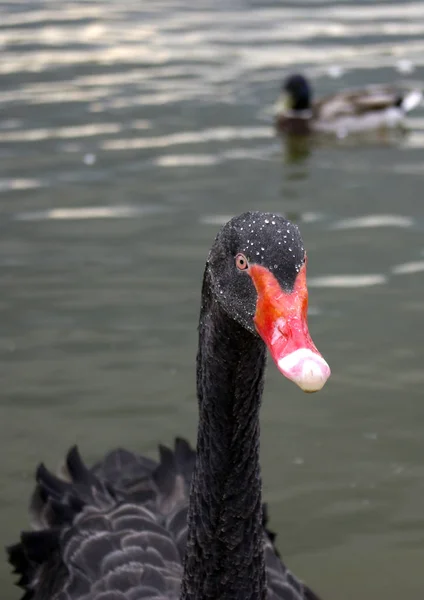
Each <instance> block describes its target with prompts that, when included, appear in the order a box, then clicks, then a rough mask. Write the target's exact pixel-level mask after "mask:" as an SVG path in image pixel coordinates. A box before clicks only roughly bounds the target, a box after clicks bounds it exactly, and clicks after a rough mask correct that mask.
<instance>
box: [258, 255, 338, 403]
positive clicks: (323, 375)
mask: <svg viewBox="0 0 424 600" xmlns="http://www.w3.org/2000/svg"><path fill="white" fill-rule="evenodd" d="M248 273H249V275H250V276H251V278H252V280H253V283H254V284H255V287H256V291H257V294H258V299H257V302H256V312H255V316H254V323H255V326H256V330H257V332H258V333H259V335H260V336H261V338H262V339H263V341H264V342H265V344H266V345H267V346H268V349H269V351H270V353H271V356H272V358H273V359H274V361H275V363H276V365H277V367H278V369H279V370H280V371H281V372H282V373H283V375H285V376H286V377H287V378H288V379H290V380H291V381H294V383H296V384H297V385H298V386H299V387H300V388H301V389H302V390H303V391H305V392H317V391H318V390H320V389H321V388H322V387H323V386H324V384H325V382H326V381H327V379H328V378H329V376H330V373H331V371H330V367H329V366H328V364H327V363H326V361H325V360H324V359H323V357H322V356H321V354H320V353H319V352H318V350H317V349H316V347H315V344H314V343H313V341H312V339H311V336H310V335H309V329H308V318H307V311H308V288H307V286H306V262H305V264H304V265H303V266H302V268H301V269H300V271H299V274H298V276H297V278H296V282H295V285H294V289H293V291H292V292H291V293H287V292H284V291H283V290H282V289H281V287H280V284H279V283H278V281H277V279H276V278H275V277H274V275H273V274H272V273H271V272H270V271H268V269H267V268H265V267H263V266H261V265H255V264H253V265H250V267H249V271H248Z"/></svg>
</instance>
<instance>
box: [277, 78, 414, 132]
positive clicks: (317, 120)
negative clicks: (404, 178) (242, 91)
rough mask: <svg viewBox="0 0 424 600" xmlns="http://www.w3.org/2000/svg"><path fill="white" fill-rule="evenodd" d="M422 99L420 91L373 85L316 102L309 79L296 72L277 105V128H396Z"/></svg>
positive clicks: (351, 130)
mask: <svg viewBox="0 0 424 600" xmlns="http://www.w3.org/2000/svg"><path fill="white" fill-rule="evenodd" d="M421 100H422V94H421V92H420V91H418V90H402V89H401V88H396V87H390V86H377V85H375V86H369V87H366V88H364V89H353V90H347V91H345V92H341V93H339V94H334V95H329V96H326V97H324V98H321V99H318V100H316V101H314V100H313V99H312V90H311V86H310V84H309V82H308V81H307V80H306V78H305V77H303V75H292V76H290V77H288V78H287V80H286V81H285V82H284V84H283V89H282V96H281V98H280V100H279V101H278V103H277V106H276V127H277V129H278V130H279V131H280V132H282V133H287V134H294V135H305V134H309V133H322V134H330V135H336V136H337V137H345V136H346V135H349V134H358V133H366V132H370V131H376V130H385V129H395V128H399V127H402V126H403V125H404V121H405V116H406V115H407V113H408V112H410V111H411V110H413V109H414V108H416V107H417V106H418V105H419V104H420V103H421Z"/></svg>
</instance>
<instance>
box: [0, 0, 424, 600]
mask: <svg viewBox="0 0 424 600" xmlns="http://www.w3.org/2000/svg"><path fill="white" fill-rule="evenodd" d="M359 4H360V7H359V6H358V5H359ZM143 6H145V8H143ZM190 6H194V5H193V4H192V3H186V2H183V1H182V0H181V1H180V2H178V1H176V0H175V1H174V0H168V1H166V0H157V1H156V2H155V3H148V4H147V3H144V4H143V3H141V2H139V1H137V2H136V1H127V2H120V1H118V0H111V1H110V2H107V3H106V2H96V1H94V0H91V1H90V0H88V1H86V2H82V1H81V2H77V1H75V2H60V3H58V2H57V1H56V0H50V1H45V2H40V1H35V0H33V1H31V2H29V1H28V0H27V1H18V0H13V2H2V3H1V4H0V47H1V56H2V59H1V62H0V108H1V113H0V158H1V161H0V211H1V227H2V231H1V237H0V264H1V278H2V294H1V298H0V311H1V312H0V323H1V328H0V331H1V335H0V353H1V361H0V365H1V366H0V369H1V382H2V394H1V405H0V406H1V420H0V429H1V440H2V448H3V453H2V458H3V460H2V461H1V463H0V481H1V484H2V485H1V492H0V507H1V526H0V530H1V534H2V535H1V542H2V543H4V544H6V543H10V542H12V541H14V540H15V539H16V537H17V534H18V531H19V530H20V528H22V527H24V526H26V524H27V516H26V505H27V499H28V496H29V493H30V490H31V488H32V481H33V479H32V478H33V472H34V467H35V465H36V464H37V462H38V461H39V460H45V461H46V462H47V463H48V464H49V465H50V466H52V467H54V466H55V465H56V464H57V463H58V462H59V460H60V458H61V457H62V456H63V454H64V452H65V451H66V449H67V448H68V447H69V446H70V445H72V444H74V443H75V442H77V443H78V444H79V445H80V448H81V450H82V452H83V455H84V457H86V459H87V460H88V461H93V460H95V459H96V458H97V457H99V456H100V455H101V454H102V453H103V452H104V451H105V450H106V449H108V448H111V447H113V446H115V445H119V444H123V445H126V446H128V447H129V448H132V449H138V450H140V451H143V452H148V453H151V454H152V455H154V453H155V448H156V444H157V442H158V441H162V442H170V441H171V440H172V437H173V436H174V435H176V434H180V435H181V434H183V435H186V436H187V437H189V438H190V439H191V440H194V439H195V431H196V402H195V395H194V358H195V351H196V325H197V317H198V307H199V295H200V279H201V274H202V270H203V266H204V261H205V258H206V255H207V252H208V249H209V247H210V245H211V242H212V240H213V238H214V236H215V234H216V231H217V229H218V228H219V226H220V224H221V223H222V222H224V221H225V220H226V219H227V218H228V217H229V216H231V215H233V214H237V213H240V212H243V211H245V210H247V209H263V210H270V211H278V212H283V213H286V214H288V215H289V217H290V218H292V219H295V220H297V222H298V223H299V224H300V226H301V229H302V232H303V235H304V239H305V244H306V247H307V249H308V252H309V282H310V299H311V316H310V328H311V331H312V334H313V337H314V339H315V341H316V343H317V345H318V346H319V348H320V350H321V351H322V352H323V354H324V356H325V357H326V358H327V359H328V361H329V363H330V364H331V366H332V370H333V377H332V380H331V381H330V382H329V384H328V385H327V387H326V388H325V390H324V391H323V392H322V393H320V394H319V395H318V396H314V397H308V396H305V395H302V394H301V393H300V392H299V391H298V390H296V389H295V388H294V386H292V385H290V384H289V383H288V382H285V381H283V380H282V379H281V377H279V375H278V374H277V372H276V369H275V368H274V367H273V366H272V365H271V366H270V369H269V373H268V381H267V387H266V395H265V401H264V407H263V412H262V425H263V426H262V463H263V474H264V488H265V489H264V491H265V497H266V499H267V500H268V501H269V503H270V513H271V517H272V526H273V527H274V528H275V529H276V530H277V531H278V533H279V538H278V540H279V547H280V549H281V550H282V552H283V554H284V556H285V558H286V559H287V561H288V563H289V564H290V566H291V567H292V568H293V569H294V570H295V571H296V573H298V574H299V575H300V576H302V577H304V578H305V579H307V581H308V582H310V584H311V585H313V586H315V587H316V588H317V590H319V591H320V592H321V594H322V595H323V597H324V598H326V599H336V598H343V599H344V600H349V599H352V600H353V599H355V600H356V599H357V598H358V597H360V598H361V600H375V598H382V597H383V596H384V598H385V600H398V599H399V598H405V597H408V596H410V597H415V598H418V597H420V596H421V595H422V594H423V592H424V578H423V574H422V565H423V561H424V509H423V495H424V458H423V457H424V435H423V425H422V424H423V422H424V403H423V401H422V387H423V383H424V371H423V369H422V361H423V355H422V348H423V345H422V335H423V334H422V322H423V316H424V301H423V293H424V244H423V230H424V207H423V204H422V187H423V172H424V110H423V109H422V108H421V109H419V110H417V111H416V112H415V113H414V115H413V117H412V118H411V120H410V123H411V128H412V131H411V133H410V135H409V136H408V137H406V138H403V139H400V140H396V141H390V140H379V141H373V142H370V143H366V144H365V143H364V144H361V145H360V146H358V145H355V144H353V143H346V144H343V145H341V146H339V147H335V146H334V145H323V146H322V147H316V146H315V145H313V146H312V147H301V148H287V147H282V146H281V144H280V142H279V141H278V139H277V138H276V137H275V135H274V131H273V129H272V126H271V111H270V108H271V106H272V104H273V102H274V101H275V99H276V97H277V94H278V90H279V86H280V81H281V79H282V77H283V76H284V75H285V74H286V73H288V72H289V71H292V70H294V69H295V70H306V71H307V72H308V74H309V75H310V76H311V77H312V78H313V80H314V82H315V86H316V88H318V90H319V93H322V94H324V93H329V92H331V91H335V90H338V89H340V88H342V87H348V86H353V85H361V84H366V83H371V82H392V81H397V80H399V79H402V80H405V81H406V80H408V81H411V80H415V81H420V80H422V78H423V74H424V41H423V31H424V19H423V17H424V5H423V4H422V3H421V2H396V3H389V2H387V3H384V2H380V3H378V4H376V5H375V3H374V2H361V3H359V2H351V3H349V2H337V3H330V2H328V3H325V2H320V1H317V2H315V1H313V0H304V1H302V2H300V1H296V2H292V3H291V4H288V3H287V4H283V5H282V4H281V3H279V2H267V3H263V2H253V1H251V2H247V1H245V2H242V1H241V0H239V1H237V0H232V1H231V2H212V1H211V0H207V1H203V2H201V3H200V2H199V3H197V4H196V8H190ZM411 71H412V72H411ZM0 578H1V588H2V590H3V598H5V599H6V600H12V599H14V598H17V597H18V594H17V590H15V589H14V588H13V587H12V583H11V581H12V578H11V576H10V574H9V573H8V568H7V566H6V565H5V563H4V561H3V562H2V563H1V571H0Z"/></svg>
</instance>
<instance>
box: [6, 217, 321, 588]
mask: <svg viewBox="0 0 424 600" xmlns="http://www.w3.org/2000/svg"><path fill="white" fill-rule="evenodd" d="M307 305H308V297H307V287H306V254H305V251H304V247H303V242H302V239H301V236H300V232H299V230H298V228H297V227H296V225H293V224H292V223H290V222H289V221H287V220H286V219H284V218H283V217H281V216H279V215H274V214H266V213H259V212H257V213H245V214H243V215H241V216H239V217H234V218H233V219H231V221H229V223H227V225H225V226H224V227H223V228H222V230H221V231H220V232H219V234H218V236H217V237H216V239H215V242H214V244H213V246H212V248H211V251H210V253H209V257H208V260H207V263H206V267H205V272H204V277H203V286H202V295H201V309H200V319H199V345H198V353H197V364H196V376H197V399H198V407H199V425H198V437H197V448H196V452H194V451H193V450H192V449H191V447H190V446H189V444H188V443H187V442H185V441H184V440H182V439H177V440H176V442H175V447H174V449H173V450H170V449H167V448H165V447H164V446H160V447H159V449H160V460H159V462H158V463H157V462H155V461H152V460H150V459H148V458H145V457H142V456H137V455H134V454H132V453H130V452H126V451H123V450H116V451H113V452H112V453H111V454H109V455H107V456H106V458H105V459H104V460H102V461H101V462H100V463H99V464H98V465H96V466H95V467H94V468H92V469H88V468H87V467H86V466H85V464H84V463H83V461H82V459H81V457H80V455H79V453H78V451H77V449H75V448H74V449H72V450H71V451H70V452H69V454H68V456H67V459H66V463H65V468H64V469H63V470H62V475H61V477H56V476H55V475H53V474H52V473H50V472H49V471H48V470H47V469H46V467H44V465H40V466H39V468H38V469H37V472H36V489H35V492H34V494H33V497H32V500H31V504H30V515H31V517H32V522H33V527H34V530H33V531H30V532H24V533H22V534H21V540H20V542H19V543H18V544H16V545H14V546H11V547H10V548H9V549H8V552H9V561H10V563H11V565H12V566H13V567H14V570H15V573H17V574H18V575H19V581H18V585H19V586H20V587H21V588H23V590H24V595H23V598H22V600H142V599H151V600H153V599H156V600H167V599H168V600H176V599H177V598H179V599H180V600H266V599H268V600H317V596H316V595H315V594H314V593H313V592H312V591H311V590H310V589H309V588H308V587H306V586H305V585H303V584H302V583H301V582H300V581H299V580H298V579H297V578H296V577H294V576H293V575H292V574H291V573H290V572H289V571H288V570H287V568H286V567H285V565H284V564H283V563H282V562H281V560H280V559H279V557H278V553H277V552H276V549H275V546H274V544H273V535H272V534H271V533H270V532H269V531H268V530H267V528H266V519H264V510H263V505H262V486H261V473H260V464H259V441H260V440H259V411H260V405H261V397H262V391H263V386H264V374H265V363H266V348H267V347H268V350H269V351H270V354H271V356H272V358H273V359H274V362H275V363H276V365H277V368H278V369H279V371H280V372H281V373H282V374H283V375H284V376H285V377H286V378H287V379H289V380H291V381H293V382H294V383H296V384H297V385H298V386H299V387H300V388H301V389H302V390H304V391H306V392H314V391H318V390H320V389H321V388H322V386H323V385H324V384H325V381H326V380H327V378H328V377H329V375H330V369H329V367H328V365H327V363H326V362H325V360H324V359H323V358H322V356H321V355H320V354H319V352H318V350H317V349H316V347H315V345H314V343H313V341H312V339H311V337H310V335H309V331H308V327H307Z"/></svg>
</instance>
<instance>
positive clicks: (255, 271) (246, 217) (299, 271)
mask: <svg viewBox="0 0 424 600" xmlns="http://www.w3.org/2000/svg"><path fill="white" fill-rule="evenodd" d="M206 268H207V270H208V271H209V275H210V281H211V284H212V293H213V294H214V297H215V299H216V301H217V302H219V303H220V304H221V306H222V308H223V309H224V310H225V312H226V313H227V314H228V316H229V317H230V318H232V319H234V320H235V321H237V322H238V323H240V324H241V325H243V327H245V328H246V329H247V330H248V331H250V332H251V333H252V334H254V335H259V336H260V337H261V338H262V340H263V341H264V342H265V344H266V345H267V347H268V350H269V351H270V354H271V356H272V358H273V360H274V362H275V364H276V365H277V368H278V369H279V371H280V372H281V373H282V374H283V375H284V376H285V377H287V379H289V380H291V381H293V382H294V383H295V384H297V385H298V386H299V387H300V388H301V389H302V390H303V391H305V392H316V391H318V390H320V389H321V388H322V387H323V386H324V384H325V382H326V381H327V379H328V378H329V376H330V373H331V372H330V367H329V366H328V364H327V362H326V361H325V360H324V358H323V357H322V355H321V354H320V353H319V351H318V350H317V348H316V346H315V344H314V343H313V341H312V339H311V336H310V334H309V329H308V320H307V312H308V288H307V285H306V253H305V250H304V246H303V241H302V238H301V235H300V232H299V229H298V227H297V226H296V225H294V224H293V223H291V222H290V221H288V220H286V219H284V218H283V217H282V216H280V215H276V214H273V213H260V212H248V213H244V214H242V215H240V216H239V217H235V218H233V219H231V221H229V222H228V223H227V224H226V225H225V226H224V227H223V228H222V229H221V231H220V232H219V234H218V236H217V238H216V240H215V243H214V245H213V246H212V249H211V252H210V255H209V259H208V263H207V267H206Z"/></svg>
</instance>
